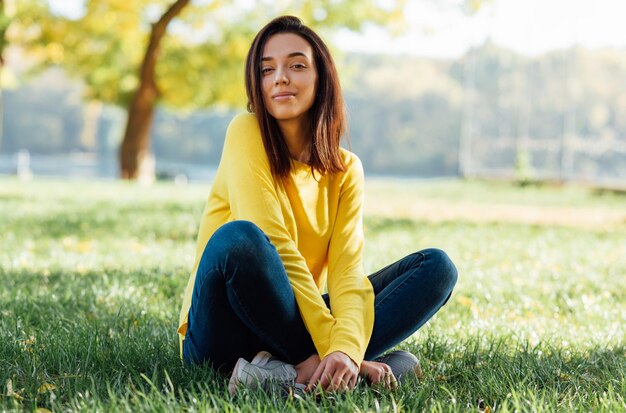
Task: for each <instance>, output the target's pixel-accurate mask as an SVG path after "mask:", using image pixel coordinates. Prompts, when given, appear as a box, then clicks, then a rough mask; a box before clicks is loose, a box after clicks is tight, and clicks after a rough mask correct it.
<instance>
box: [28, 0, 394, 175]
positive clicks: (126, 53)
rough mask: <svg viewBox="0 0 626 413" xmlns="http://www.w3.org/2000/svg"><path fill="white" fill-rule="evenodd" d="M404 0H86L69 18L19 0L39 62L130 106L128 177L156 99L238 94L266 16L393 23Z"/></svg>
mask: <svg viewBox="0 0 626 413" xmlns="http://www.w3.org/2000/svg"><path fill="white" fill-rule="evenodd" d="M404 2H405V0H395V1H392V2H391V5H390V6H389V5H388V6H386V7H383V6H380V5H379V2H378V1H376V0H321V1H319V2H311V1H305V0H297V1H292V2H289V5H288V6H286V5H285V3H284V2H276V1H273V0H262V1H256V2H254V3H253V4H254V6H251V5H250V4H249V3H248V2H245V3H244V2H241V1H238V0H213V1H209V2H207V1H200V0H198V1H197V2H191V1H190V0H168V1H165V0H87V1H86V4H85V12H84V14H83V16H81V17H80V18H78V19H75V20H72V19H69V18H67V17H63V16H54V15H52V16H51V15H49V12H48V11H47V8H46V3H44V2H43V0H23V4H26V3H28V4H29V5H30V6H29V8H28V10H29V12H25V13H24V17H25V18H26V20H28V19H30V23H33V24H34V25H35V27H36V30H34V31H33V32H31V33H28V36H26V35H25V36H24V39H22V44H23V45H25V46H26V47H27V48H28V49H29V50H31V51H34V52H36V55H37V56H38V57H39V61H40V63H41V64H50V63H56V64H60V65H62V66H63V67H64V68H65V69H66V71H67V72H68V73H69V74H70V75H74V76H77V77H79V78H81V79H83V80H84V82H85V85H86V88H87V97H88V98H91V99H98V100H101V101H104V102H107V103H113V104H116V105H120V106H123V107H127V108H128V120H127V127H126V133H125V136H124V140H123V143H122V145H121V150H120V155H121V156H120V160H121V165H120V166H121V173H120V174H121V177H122V178H126V179H134V178H136V177H137V173H138V170H139V169H140V168H141V163H142V162H143V161H144V158H145V155H146V154H147V152H148V150H149V149H148V148H149V142H150V138H149V136H150V126H151V122H152V114H153V111H154V107H155V104H157V103H162V104H165V105H169V106H172V107H176V108H183V109H192V108H198V107H206V106H209V105H225V106H233V105H241V104H243V103H244V93H243V62H244V58H245V54H246V52H247V48H248V46H249V44H250V43H251V41H252V37H253V35H254V33H255V32H256V31H257V30H258V29H259V28H260V27H261V26H262V25H263V24H264V23H266V22H267V21H269V19H270V18H271V17H274V16H277V15H280V14H294V15H297V16H300V17H301V18H302V19H303V20H304V21H305V22H306V23H307V24H309V25H311V26H312V27H314V28H316V29H318V30H320V31H321V32H322V34H329V33H330V32H331V31H333V30H335V29H337V28H340V27H346V28H348V29H351V30H359V29H361V28H362V27H363V26H364V25H366V24H375V25H385V24H386V25H388V27H391V26H394V25H397V23H398V22H401V21H402V8H403V6H404ZM24 10H27V8H25V9H24ZM46 13H48V14H47V15H46ZM44 15H46V16H45V17H46V18H43V16H44ZM42 18H43V19H42ZM150 22H155V23H152V24H151V23H150ZM166 34H167V36H166ZM29 36H30V37H29Z"/></svg>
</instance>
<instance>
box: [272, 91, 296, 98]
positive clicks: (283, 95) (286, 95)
mask: <svg viewBox="0 0 626 413" xmlns="http://www.w3.org/2000/svg"><path fill="white" fill-rule="evenodd" d="M295 95H296V94H295V93H293V92H279V93H275V94H273V95H272V99H276V100H286V99H289V98H291V97H294V96H295Z"/></svg>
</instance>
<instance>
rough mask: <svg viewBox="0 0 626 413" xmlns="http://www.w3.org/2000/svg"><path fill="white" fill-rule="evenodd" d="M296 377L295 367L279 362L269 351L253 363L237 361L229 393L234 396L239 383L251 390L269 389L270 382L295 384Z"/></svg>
mask: <svg viewBox="0 0 626 413" xmlns="http://www.w3.org/2000/svg"><path fill="white" fill-rule="evenodd" d="M296 376H297V373H296V368H295V367H294V366H292V365H291V364H288V363H285V362H284V361H280V360H278V359H277V358H275V357H274V356H272V355H271V354H270V353H268V352H267V351H260V352H259V353H258V354H257V355H256V356H254V358H253V359H252V361H251V362H248V361H246V360H244V359H242V358H240V359H239V360H237V364H235V368H234V369H233V374H232V375H231V376H230V381H229V382H228V392H229V393H230V394H231V396H232V395H234V394H235V392H236V391H237V386H238V384H239V383H241V384H243V385H245V386H247V387H249V388H251V389H256V388H258V387H260V388H267V384H269V383H270V382H274V383H293V382H294V381H295V379H296Z"/></svg>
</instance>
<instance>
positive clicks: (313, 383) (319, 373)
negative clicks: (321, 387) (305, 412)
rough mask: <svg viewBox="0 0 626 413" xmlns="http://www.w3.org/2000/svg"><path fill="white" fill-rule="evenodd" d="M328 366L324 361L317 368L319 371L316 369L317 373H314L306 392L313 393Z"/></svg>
mask: <svg viewBox="0 0 626 413" xmlns="http://www.w3.org/2000/svg"><path fill="white" fill-rule="evenodd" d="M326 364H327V361H326V360H322V362H321V363H320V364H319V365H318V366H317V369H315V372H314V373H313V375H312V376H311V379H310V380H309V384H308V385H307V387H306V391H311V390H313V389H314V388H315V387H316V386H317V384H318V381H319V379H320V378H321V377H322V374H323V373H324V369H325V368H326Z"/></svg>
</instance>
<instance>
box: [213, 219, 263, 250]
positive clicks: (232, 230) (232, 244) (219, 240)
mask: <svg viewBox="0 0 626 413" xmlns="http://www.w3.org/2000/svg"><path fill="white" fill-rule="evenodd" d="M267 242H268V238H267V236H266V235H265V234H264V233H263V231H261V229H260V228H259V227H258V226H256V225H255V224H253V223H252V222H250V221H232V222H228V223H226V224H224V225H222V226H221V227H219V228H218V229H217V231H215V233H214V234H213V236H212V237H211V239H210V240H209V242H208V243H207V249H211V250H213V251H214V252H215V253H218V254H227V255H228V256H230V257H232V258H237V257H238V256H239V255H243V256H244V257H243V258H248V257H249V255H251V254H254V253H255V252H256V251H257V250H258V249H259V247H260V246H261V245H264V244H265V243H267Z"/></svg>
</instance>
